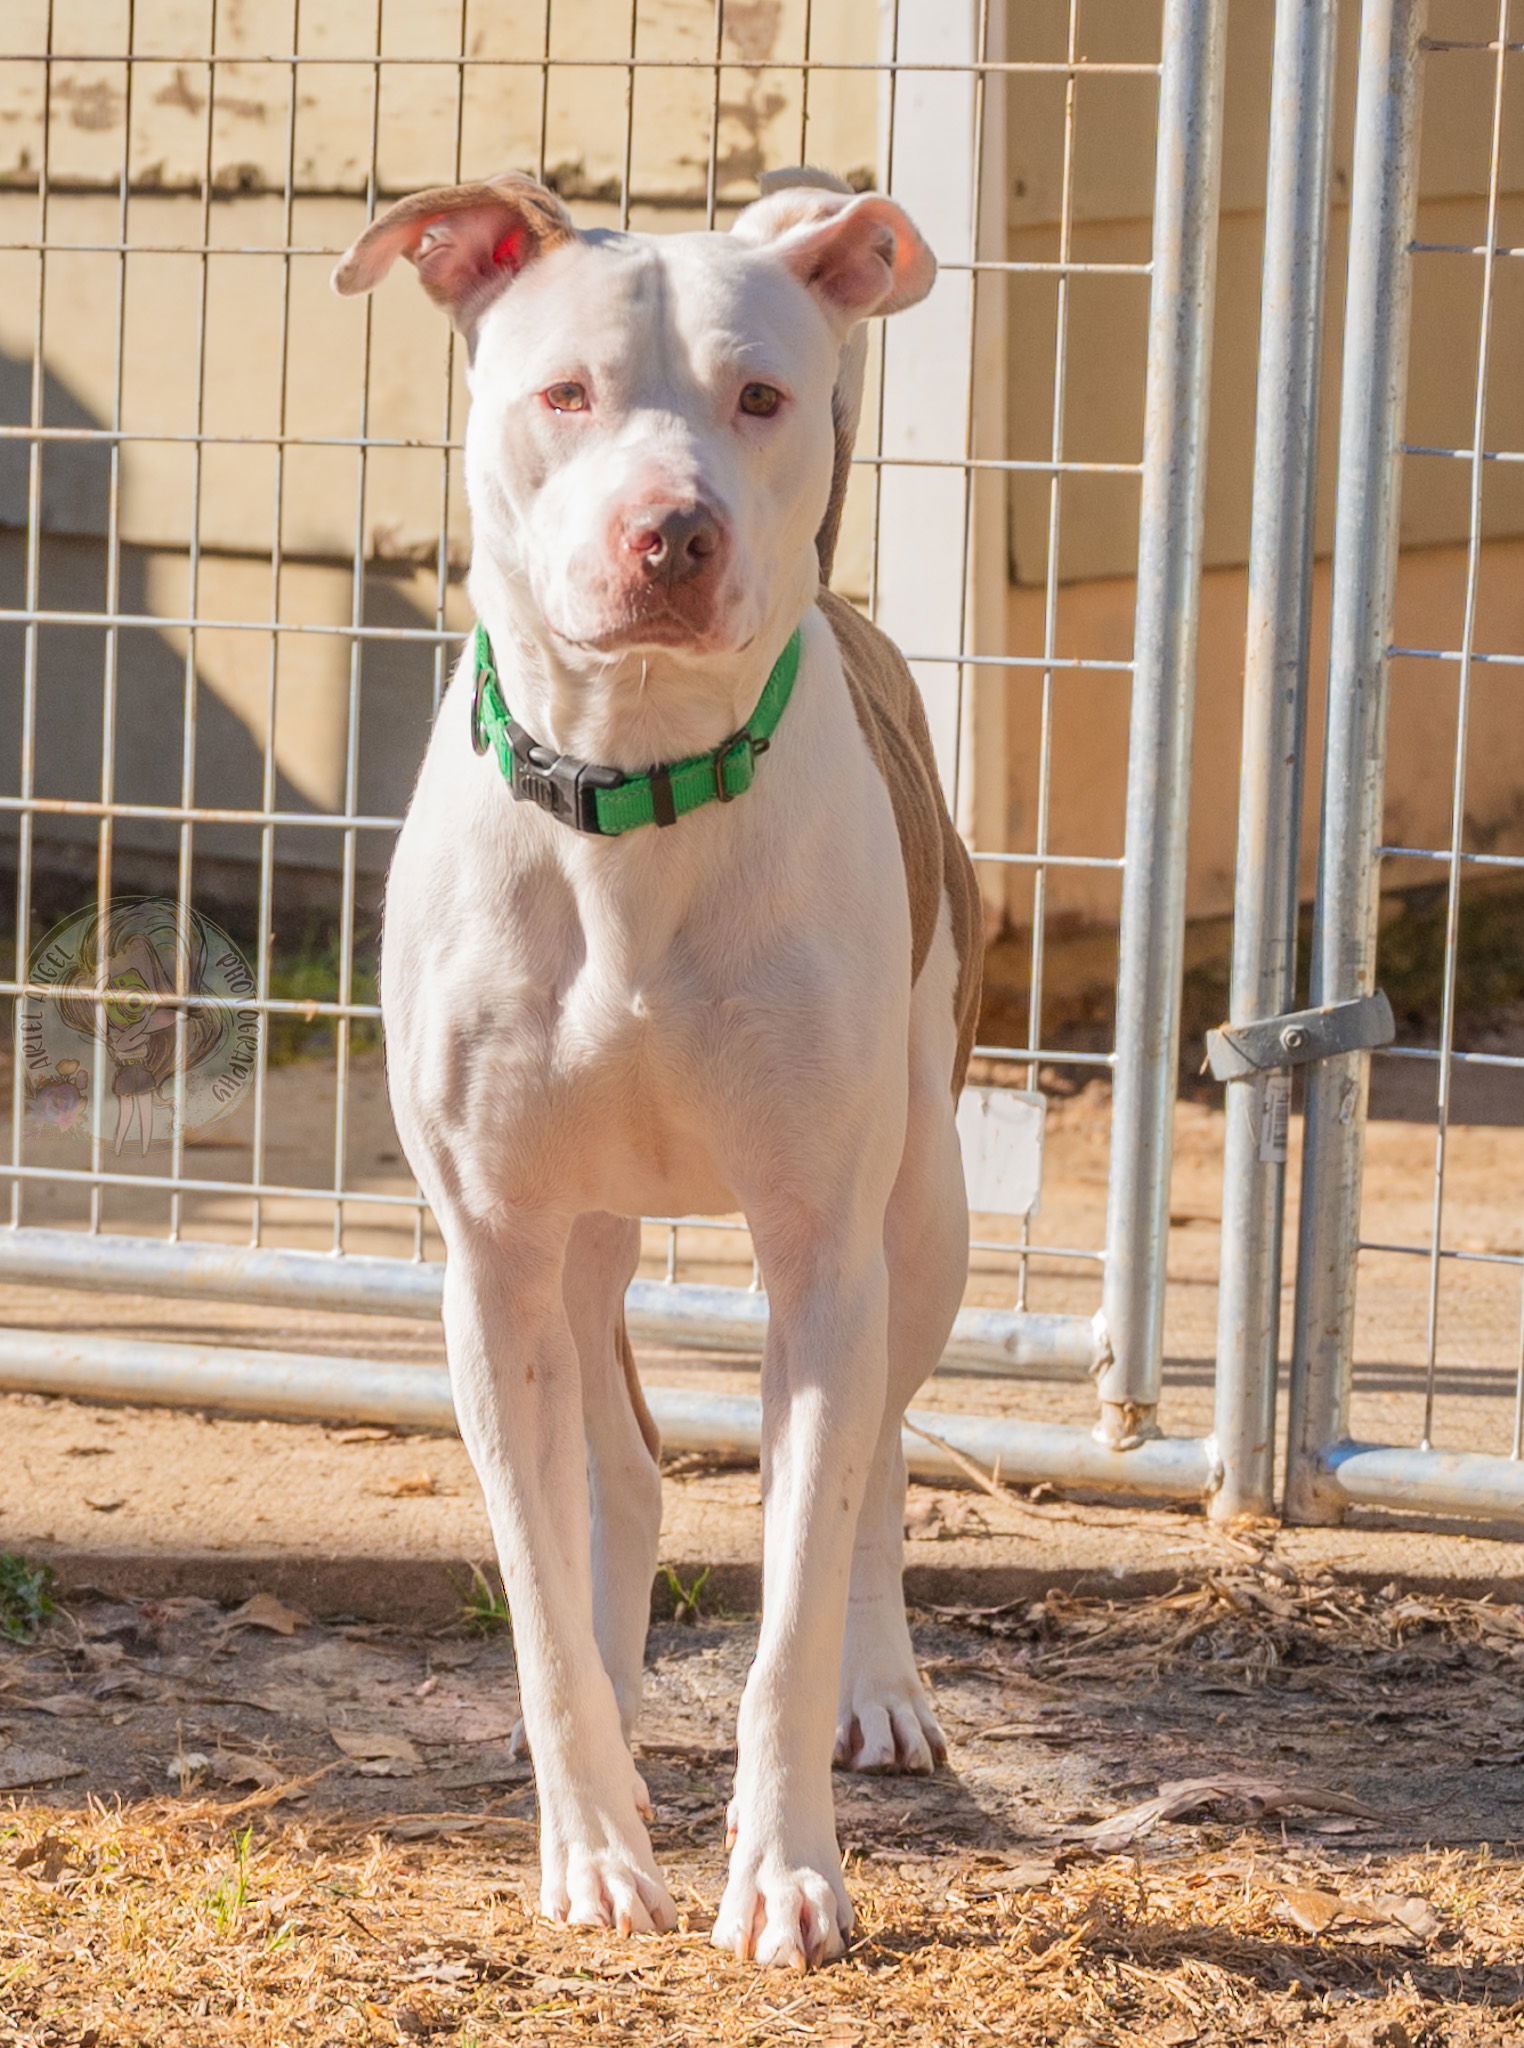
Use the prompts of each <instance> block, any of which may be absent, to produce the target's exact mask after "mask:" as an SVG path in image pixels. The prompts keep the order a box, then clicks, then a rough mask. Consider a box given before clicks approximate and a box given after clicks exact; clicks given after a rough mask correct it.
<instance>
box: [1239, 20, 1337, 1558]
mask: <svg viewBox="0 0 1524 2048" xmlns="http://www.w3.org/2000/svg"><path fill="white" fill-rule="evenodd" d="M1336 21H1337V6H1336V0H1279V4H1278V6H1277V8H1276V20H1275V57H1274V63H1273V67H1272V70H1271V87H1270V91H1271V105H1270V152H1269V166H1268V172H1267V176H1266V195H1265V260H1264V273H1263V283H1262V287H1261V294H1260V321H1261V327H1260V341H1259V382H1258V399H1257V408H1256V418H1255V424H1254V510H1253V523H1252V527H1251V532H1250V540H1249V605H1248V625H1247V628H1246V633H1245V663H1244V714H1243V757H1242V768H1241V774H1240V780H1239V793H1238V863H1237V882H1236V889H1235V900H1234V905H1233V986H1232V995H1231V998H1230V1004H1229V1020H1230V1022H1232V1023H1235V1024H1241V1023H1251V1022H1253V1021H1255V1020H1257V1019H1259V1018H1263V1017H1276V1016H1280V1015H1281V1014H1283V1013H1284V1012H1285V1011H1287V1010H1289V1009H1290V1008H1291V1007H1292V1004H1293V1002H1294V1000H1295V984H1296V913H1297V869H1298V864H1299V854H1300V841H1301V818H1302V750H1303V743H1304V734H1305V730H1306V723H1307V717H1306V713H1307V634H1308V615H1309V612H1310V609H1311V600H1312V532H1313V518H1314V513H1315V507H1316V495H1317V447H1318V384H1319V369H1320V360H1321V355H1322V341H1323V278H1324V269H1325V264H1326V256H1327V236H1328V160H1329V147H1330V135H1331V129H1332V120H1331V112H1332V82H1333V60H1334V37H1335V27H1336ZM1290 1093H1291V1073H1290V1070H1289V1068H1281V1069H1279V1070H1278V1071H1275V1072H1272V1073H1268V1074H1267V1073H1255V1074H1250V1075H1246V1076H1245V1077H1244V1078H1243V1079H1242V1080H1240V1081H1231V1082H1229V1083H1228V1084H1227V1091H1226V1100H1225V1108H1226V1113H1227V1114H1226V1125H1227V1128H1226V1133H1225V1140H1224V1153H1223V1180H1222V1266H1221V1280H1220V1287H1219V1294H1218V1317H1217V1389H1216V1425H1215V1429H1216V1439H1217V1451H1218V1457H1219V1459H1220V1460H1221V1466H1222V1483H1221V1485H1220V1486H1219V1488H1218V1490H1217V1492H1216V1493H1215V1494H1214V1496H1213V1498H1212V1514H1213V1515H1214V1516H1215V1517H1216V1518H1218V1519H1221V1520H1227V1519H1229V1518H1231V1517H1232V1516H1234V1515H1245V1514H1255V1515H1263V1514H1267V1513H1268V1512H1269V1511H1270V1508H1271V1505H1272V1502H1273V1499H1274V1466H1275V1385H1276V1371H1277V1364H1278V1353H1279V1335H1280V1289H1281V1245H1282V1217H1283V1212H1284V1205H1285V1182H1286V1110H1287V1107H1288V1105H1289V1101H1290Z"/></svg>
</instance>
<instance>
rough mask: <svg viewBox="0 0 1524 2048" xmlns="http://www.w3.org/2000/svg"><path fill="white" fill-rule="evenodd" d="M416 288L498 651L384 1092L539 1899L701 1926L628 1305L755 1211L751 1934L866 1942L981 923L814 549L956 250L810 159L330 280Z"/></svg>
mask: <svg viewBox="0 0 1524 2048" xmlns="http://www.w3.org/2000/svg"><path fill="white" fill-rule="evenodd" d="M790 175H791V176H795V174H790ZM825 182H827V183H834V181H825ZM398 256H407V257H409V258H410V259H411V260H412V262H413V263H414V264H416V266H417V269H418V273H419V276H420V278H421V280H422V282H423V285H424V288H425V289H426V290H427V291H428V293H429V295H430V296H431V297H432V298H434V299H435V300H437V301H438V302H439V303H440V304H441V305H442V306H444V307H445V308H446V309H447V310H448V312H449V313H450V315H451V316H452V318H453V319H454V321H455V323H456V325H457V327H459V328H460V329H461V330H462V332H463V333H464V335H465V336H466V338H467V341H468V345H469V347H470V352H471V373H470V383H471V393H472V407H471V417H470V425H469V428H468V430H467V436H466V474H467V481H468V488H469V494H470V501H471V510H472V517H473V521H474V528H475V553H474V557H473V561H472V568H471V580H470V589H471V595H472V598H473V601H474V603H475V606H476V610H477V614H478V617H479V619H480V622H481V623H480V625H479V626H478V628H477V632H476V635H475V638H474V640H473V643H472V650H471V651H470V652H469V653H468V657H467V659H466V660H465V661H464V662H463V663H462V665H461V667H460V669H459V670H458V671H457V674H456V676H455V679H454V682H453V684H452V686H451V688H450V691H449V694H448V696H447V697H446V699H445V702H444V705H443V708H442V710H441V712H440V716H439V721H438V724H437V726H436V729H435V731H434V735H433V738H432V740H431V743H430V746H429V750H428V755H427V758H426V760H425V762H424V765H423V771H422V775H421V777H420V779H419V783H418V789H417V793H416V795H415V797H414V800H413V804H412V808H411V810H410V812H409V815H408V819H407V823H406V825H405V827H404V829H403V832H402V836H401V839H400V842H399V844H398V848H397V854H396V859H395V862H394V865H393V867H392V872H391V881H390V886H389V891H388V898H387V910H386V932H385V951H384V973H383V989H384V1008H385V1016H386V1029H387V1047H388V1062H389V1070H390V1076H391V1091H392V1101H393V1105H394V1108H395V1112H396V1119H397V1128H398V1130H399V1132H400V1134H401V1137H402V1141H403V1143H404V1145H405V1146H406V1149H407V1155H408V1158H409V1160H410V1161H411V1163H412V1166H413V1169H414V1171H415V1172H416V1174H417V1176H418V1179H419V1181H420V1183H421V1185H422V1186H423V1188H424V1190H425V1191H426V1193H427V1194H428V1197H429V1199H430V1201H431V1202H432V1204H433V1206H434V1210H435V1213H436V1215H437V1216H438V1218H439V1223H440V1228H441V1229H442V1231H443V1233H444V1237H445V1242H446V1246H447V1249H448V1255H449V1256H448V1265H447V1268H446V1273H445V1336H446V1342H447V1346H448V1350H449V1360H450V1371H451V1376H452V1384H453V1387H454V1394H455V1405H456V1410H457V1413H458V1415H459V1418H460V1428H461V1433H462V1435H463V1436H464V1438H465V1441H466V1444H467V1447H468V1448H469V1450H470V1453H471V1457H472V1460H473V1462H474V1464H475V1467H476V1471H477V1473H478V1475H479V1477H480V1479H481V1483H482V1489H483V1492H484V1494H485V1496H486V1502H487V1508H488V1511H489V1513H490V1515H491V1519H492V1526H493V1531H494V1534H495V1537H496V1541H497V1546H498V1554H499V1557H500V1559H501V1562H502V1572H503V1580H504V1584H505V1586H506V1588H507V1593H508V1602H509V1606H510V1609H511V1612H512V1620H513V1636H514V1644H515V1650H516V1654H517V1658H518V1668H519V1678H520V1687H521V1693H522V1701H523V1716H524V1727H525V1731H526V1733H527V1737H528V1741H529V1744H530V1748H531V1751H532V1754H533V1758H534V1764H535V1773H536V1778H537V1781H538V1791H539V1807H540V1850H541V1874H542V1891H541V1902H542V1905H543V1909H544V1911H545V1912H546V1913H548V1914H549V1915H551V1916H552V1917H553V1918H555V1919H559V1920H570V1921H573V1922H577V1923H581V1924H590V1925H595V1926H596V1925H603V1926H615V1927H618V1928H621V1929H624V1930H630V1929H638V1930H650V1929H653V1928H669V1927H671V1926H672V1925H673V1924H674V1921H675V1918H676V1915H675V1911H674V1908H673V1904H672V1901H671V1898H670V1897H669V1896H668V1893H667V1890H666V1887H665V1886H664V1884H663V1882H662V1879H661V1875H660V1873H659V1872H658V1870H657V1867H656V1864H655V1862H654V1860H653V1858H652V1853H651V1846H650V1841H649V1838H648V1836H647V1833H646V1828H645V1825H644V1820H645V1818H648V1817H649V1814H650V1804H649V1800H648V1796H647V1792H646V1788H645V1785H644V1784H643V1782H642V1780H641V1778H640V1775H639V1773H638V1772H637V1771H636V1768H635V1765H634V1762H633V1760H632V1758H631V1753H630V1731H631V1727H632V1724H633V1722H634V1720H635V1715H636V1710H637V1707H638V1705H639V1700H640V1689H641V1667H642V1661H643V1655H644V1644H645V1636H646V1627H647V1622H648V1619H649V1614H650V1599H651V1585H652V1579H653V1575H654V1569H655V1564H656V1554H657V1539H658V1530H659V1523H660V1515H661V1486H660V1475H659V1468H658V1463H657V1440H656V1434H655V1431H654V1429H653V1427H652V1425H651V1420H650V1417H649V1415H648V1413H647V1411H646V1408H645V1404H644V1402H643V1400H642V1398H641V1393H640V1388H639V1384H638V1382H637V1380H636V1377H635V1373H634V1368H633V1364H632V1361H631V1357H630V1349H629V1343H628V1339H627V1337H626V1335H625V1329H624V1319H623V1297H624V1290H625V1287H626V1285H627V1284H628V1282H629V1279H630V1277H631V1275H632V1273H633V1272H634V1270H635V1265H636V1259H637V1253H638V1248H639V1227H638V1223H637V1221H636V1219H637V1218H638V1217H639V1216H640V1215H641V1214H642V1213H648V1212H651V1211H658V1212H664V1213H667V1214H682V1213H685V1212H692V1211H700V1212H709V1213H717V1212H726V1211H731V1210H735V1209H741V1210H744V1212H745V1214H746V1217H747V1219H748V1221H749V1223H750V1225H751V1229H752V1232H753V1235H754V1238H755V1242H756V1248H757V1256H758V1258H759V1259H760V1261H761V1266H762V1272H763V1275H764V1277H765V1280H766V1284H767V1293H768V1302H769V1312H770V1321H769V1330H768V1338H767V1346H766V1355H765V1357H764V1359H763V1365H762V1402H763V1413H764V1426H763V1435H764V1443H763V1453H762V1475H763V1480H762V1483H763V1492H764V1496H765V1503H766V1506H765V1518H764V1520H765V1537H764V1578H763V1619H762V1629H761V1639H760V1643H759V1646H758V1650H757V1656H756V1662H755V1664H754V1665H753V1667H752V1670H751V1674H750V1677H749V1679H748V1681H747V1684H746V1688H745V1693H744V1697H743V1699H742V1701H741V1708H740V1725H739V1763H738V1767H737V1773H736V1786H735V1799H734V1802H733V1805H732V1807H731V1813H730V1835H731V1843H732V1853H731V1861H730V1875H729V1882H728V1884H727V1887H726V1890H725V1896H724V1900H723V1902H722V1905H721V1907H720V1912H719V1918H718V1921H717V1924H716V1926H715V1930H714V1940H715V1942H716V1944H717V1945H718V1946H720V1947H722V1948H727V1949H730V1950H733V1951H734V1952H735V1953H736V1954H737V1955H739V1956H741V1957H754V1958H755V1959H756V1960H757V1961H759V1962H767V1963H785V1964H792V1965H793V1966H795V1967H798V1968H803V1967H807V1966H808V1965H810V1964H812V1963H815V1962H819V1961H822V1960H824V1959H826V1958H828V1957H831V1956H835V1955H837V1954H839V1953H840V1951H841V1948H842V1944H843V1939H844V1937H845V1936H846V1935H847V1933H848V1932H849V1931H850V1928H851V1925H852V1907H851V1904H850V1901H849V1900H848V1897H847V1892H846V1888H845V1885H844V1883H843V1879H842V1869H841V1858H840V1853H839V1850H838V1847H837V1841H836V1828H835V1817H834V1813H833V1809H832V1797H831V1775H830V1774H831V1764H832V1752H833V1743H834V1749H835V1757H836V1760H837V1761H838V1762H840V1763H843V1764H845V1765H848V1766H850V1767H852V1768H855V1769H858V1770H870V1771H888V1770H908V1771H927V1770H930V1769H932V1767H933V1765H934V1764H935V1763H936V1762H937V1761H939V1760H940V1759H941V1758H942V1757H943V1755H944V1745H943V1741H942V1736H941V1732H940V1730H939V1729H938V1727H937V1723H936V1719H935V1717H934V1715H933V1713H932V1711H931V1708H930V1706H929V1704H928V1702H927V1699H926V1696H925V1694H924V1692H923V1690H922V1687H921V1683H920V1680H919V1678H918V1676H917V1673H916V1667H915V1661H914V1657H913V1653H912V1649H911V1643H910V1636H909V1633H908V1630H907V1628H906V1624H905V1609H904V1600H903V1593H902V1588H901V1562H902V1515H903V1503H904V1485H905V1472H904V1465H903V1461H902V1458H901V1452H900V1418H901V1415H902V1413H903V1411H904V1408H905V1405H906V1403H907V1401H908V1400H909V1399H910V1397H911V1395H912V1393H913V1392H914V1390H915V1389H916V1388H917V1387H918V1386H919V1385H920V1383H921V1382H922V1380H924V1379H925V1377H926V1375H927V1374H928V1373H929V1372H930V1371H931V1370H932V1368H933V1367H934V1366H935V1364H936V1362H937V1360H938V1358H939V1356H940V1354H941V1350H942V1346H943V1343H944V1341H945V1339H946V1336H947V1333H948V1330H949V1327H950V1325H951V1323H952V1319H953V1316H954V1314H955V1312H956V1310H957V1307H958V1304H959V1301H960V1298H961V1295H962V1289H963V1283H964V1277H965V1271H966V1266H967V1257H968V1219H967V1205H966V1200H965V1196H964V1189H963V1176H962V1166H961V1161H960V1157H959V1151H958V1140H957V1134H956V1129H955V1124H954V1098H955V1093H956V1091H957V1089H958V1087H959V1086H960V1085H961V1082H962V1075H963V1069H964V1066H965V1064H966V1061H967V1056H968V1050H969V1045H970V1043H971V1036H972V1016H973V1009H974V1005H975V1002H976V999H977V983H978V966H977V946H976V932H977V901H976V897H975V893H974V886H973V880H972V871H971V869H970V867H969V864H968V860H967V856H966V855H965V854H964V852H963V850H962V848H961V846H960V845H959V843H958V841H957V839H956V836H955V835H954V833H953V830H952V826H951V824H950V822H949V820H948V817H947V813H946V809H945V806H944V804H943V802H942V798H941V795H940V791H939V789H938V786H937V782H936V775H935V768H934V764H933V760H932V754H931V748H930V743H929V739H928V736H927V731H926V724H925V717H924V713H923V711H922V708H921V704H920V701H919V699H918V697H917V696H916V694H915V689H914V685H913V684H912V682H911V680H910V677H909V673H908V671H907V670H906V669H905V666H904V663H903V662H902V661H901V660H900V658H899V656H898V655H897V654H896V653H895V652H894V650H893V649H892V647H890V645H889V643H888V642H887V641H885V640H884V639H883V638H882V636H881V635H879V634H878V633H877V632H876V631H875V629H874V628H872V627H871V626H869V625H868V624H866V623H865V622H864V621H863V620H862V619H861V618H860V617H859V616H858V614H857V613H855V612H854V611H853V610H852V609H851V608H850V607H849V606H847V605H846V604H844V603H842V602H841V601H840V600H839V599H837V598H834V597H831V596H829V595H827V594H825V593H823V592H822V590H821V587H820V586H821V563H820V559H819V558H818V557H817V536H819V537H820V539H821V541H822V543H823V546H824V549H825V551H826V553H828V552H829V546H830V539H831V537H832V536H833V535H834V531H835V522H836V517H837V514H838V513H839V509H840V496H841V490H842V488H843V487H844V484H845V478H846V455H847V452H848V451H849V449H850V445H851V435H852V429H853V426H854V424H855V419H854V415H855V411H856V397H855V393H854V389H853V387H854V384H855V386H856V389H857V390H860V369H861V352H860V350H858V351H856V352H855V354H854V351H853V349H852V348H851V346H850V343H849V337H851V336H852V333H853V330H854V328H855V327H856V326H857V323H859V322H861V321H863V320H864V319H866V318H867V317H869V316H870V315H872V314H876V313H889V312H894V311H896V310H897V309H899V308H900V307H903V306H909V305H913V304H914V303H915V302H916V301H917V300H918V299H920V298H921V297H922V296H923V295H924V294H925V293H926V291H927V290H928V289H929V288H930V285H931V281H932V277H933V274H934V271H935V264H934V262H933V259H932V257H931V254H930V252H929V251H928V250H927V248H926V246H925V245H924V243H923V242H922V241H921V239H920V237H919V235H918V234H917V233H916V231H915V229H914V228H913V227H912V225H911V224H910V222H909V220H908V219H907V218H906V217H905V215H904V214H903V213H902V212H901V210H900V209H899V208H898V207H897V206H895V205H894V204H892V203H891V202H890V201H889V200H887V199H883V198H879V197H876V196H865V197H861V198H854V197H853V196H851V195H850V194H848V193H844V192H842V191H839V190H834V189H833V190H826V189H822V184H821V180H820V179H819V177H818V174H815V175H814V176H813V179H812V174H808V173H800V174H797V176H796V181H795V182H794V183H792V184H791V185H790V187H789V189H786V190H775V191H772V192H770V193H769V195H768V196H767V197H765V198H763V199H762V200H760V201H759V202H758V203H757V204H755V205H753V206H751V207H749V208H747V210H746V211H745V212H743V213H742V214H741V216H740V218H739V219H738V220H737V221H736V224H735V227H734V229H733V230H732V232H731V233H729V234H676V235H670V236H663V237H656V238H653V237H650V236H646V235H633V234H632V235H625V234H612V233H606V232H601V231H600V232H595V233H579V232H578V231H577V230H576V228H575V227H574V226H573V224H572V222H571V220H570V218H569V217H568V215H567V214H566V212H565V210H564V209H563V207H562V205H561V203H560V201H559V200H558V199H557V198H556V197H555V196H554V195H553V194H552V193H550V192H548V191H547V190H545V189H544V187H542V186H540V185H538V184H536V183H534V182H533V181H532V180H530V179H528V178H522V177H518V176H513V175H510V176H505V177H502V178H498V179H494V180H492V181H491V182H489V183H485V184H477V185H464V186H458V187H451V188H445V189H440V190H437V191H430V192H424V193H420V194H419V195H417V196H416V197H414V198H411V199H406V200H404V201H402V202H401V203H400V204H398V205H396V206H393V207H392V208H391V209H390V210H389V211H388V212H386V213H385V214H383V215H381V217H380V218H379V219H377V220H376V221H375V222H374V223H373V224H372V226H371V227H369V228H368V229H367V230H366V232H365V233H364V234H363V235H362V236H361V237H360V239H359V240H358V241H357V242H356V243H355V245H354V247H353V248H352V249H350V250H349V252H348V253H347V254H346V255H345V257H344V258H343V260H342V262H341V263H340V265H339V267H338V269H337V271H336V272H335V275H334V283H335V286H336V288H337V289H338V290H339V291H341V292H346V293H348V292H361V291H368V290H369V289H370V288H371V287H372V286H373V285H375V284H376V283H377V282H378V281H379V280H380V279H381V278H382V277H383V276H384V275H385V273H386V271H387V270H388V269H389V268H390V266H391V264H392V263H393V261H394V260H395V259H396V258H397V257H398ZM844 343H848V344H849V345H848V347H847V350H846V355H845V361H846V364H847V367H846V368H845V369H843V363H844V349H843V345H844ZM854 365H855V367H854ZM838 385H839V387H840V388H839V389H838ZM833 393H834V402H833ZM589 764H591V765H589ZM653 764H655V765H654V766H653ZM663 828H665V829H663ZM837 1672H839V1673H840V1683H839V1689H838V1687H837V1685H836V1681H835V1676H834V1674H836V1673H837ZM833 1695H835V1696H834V1697H833Z"/></svg>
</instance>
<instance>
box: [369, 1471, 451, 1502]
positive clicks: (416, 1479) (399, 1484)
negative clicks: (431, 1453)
mask: <svg viewBox="0 0 1524 2048" xmlns="http://www.w3.org/2000/svg"><path fill="white" fill-rule="evenodd" d="M375 1490H376V1492H377V1493H378V1494H381V1495H383V1496H384V1497H385V1498H386V1499H387V1500H427V1499H430V1498H431V1497H432V1496H433V1495H434V1494H437V1493H443V1492H444V1488H443V1487H442V1486H441V1485H440V1483H439V1481H438V1480H437V1479H436V1478H435V1477H434V1475H433V1473H432V1472H414V1473H413V1474H412V1475H411V1476H410V1477H409V1478H407V1479H394V1480H393V1481H392V1483H391V1485H390V1486H378V1487H377V1488H376V1489H375Z"/></svg>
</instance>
